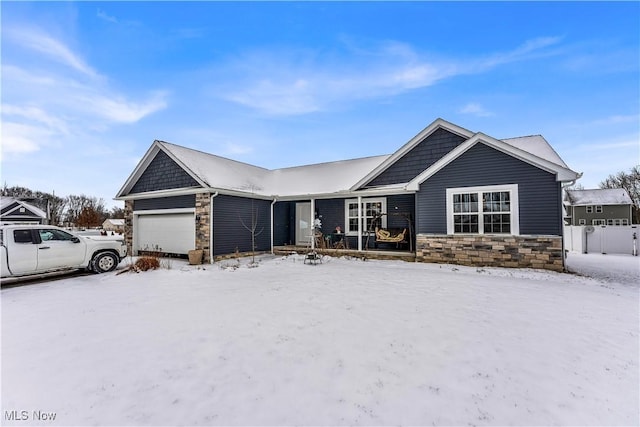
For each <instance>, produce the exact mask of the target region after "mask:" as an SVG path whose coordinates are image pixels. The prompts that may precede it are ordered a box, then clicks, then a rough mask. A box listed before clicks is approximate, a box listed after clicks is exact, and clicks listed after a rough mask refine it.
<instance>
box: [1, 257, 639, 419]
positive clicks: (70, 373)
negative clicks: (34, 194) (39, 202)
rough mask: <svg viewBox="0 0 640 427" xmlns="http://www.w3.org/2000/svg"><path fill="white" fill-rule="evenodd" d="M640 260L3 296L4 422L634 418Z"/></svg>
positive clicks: (310, 270) (361, 270)
mask: <svg viewBox="0 0 640 427" xmlns="http://www.w3.org/2000/svg"><path fill="white" fill-rule="evenodd" d="M245 262H246V261H245ZM638 262H639V260H638V258H633V257H630V256H629V257H624V256H612V255H606V256H602V255H580V254H569V265H570V267H572V268H573V269H574V270H576V271H578V272H581V273H582V274H586V275H591V276H593V277H587V276H579V275H569V274H556V273H549V272H541V271H531V270H511V269H498V268H484V269H476V268H465V267H459V266H451V265H429V264H412V263H404V262H400V261H399V262H392V261H366V262H363V261H360V260H347V259H335V258H334V259H326V260H325V262H324V263H323V264H322V265H317V266H309V265H304V264H303V263H302V260H301V258H299V257H286V258H282V257H267V258H263V259H262V261H261V264H260V267H258V268H246V266H245V267H241V268H239V269H236V270H232V269H221V268H219V267H217V266H205V268H204V269H203V268H197V267H194V266H187V265H186V263H183V262H179V261H173V262H172V268H171V270H159V271H154V272H147V273H140V274H129V273H127V274H121V275H115V274H106V275H96V276H83V277H74V278H68V279H64V280H58V281H54V282H50V283H41V284H36V285H29V286H23V287H16V288H9V289H3V290H2V294H1V295H2V417H3V418H2V423H3V424H5V425H21V426H24V425H293V424H295V425H399V424H403V425H407V424H411V425H637V424H638V423H639V422H640V420H639V415H638V414H639V408H638V402H639V393H638V385H639V378H638V375H639V374H638V372H639V367H638V349H639V341H638V339H639V338H638V332H639V331H638V329H639V314H638V311H639V285H638V282H639V281H640V280H639V279H640V271H639V264H638ZM229 263H230V262H227V264H229ZM594 277H595V278H594ZM23 411H24V412H23ZM40 411H42V412H40ZM42 413H48V414H53V415H54V416H55V419H53V420H47V421H42V420H38V419H37V416H38V415H39V414H42ZM25 416H26V418H25Z"/></svg>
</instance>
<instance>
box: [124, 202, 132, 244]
mask: <svg viewBox="0 0 640 427" xmlns="http://www.w3.org/2000/svg"><path fill="white" fill-rule="evenodd" d="M124 242H125V244H126V245H127V255H133V200H125V201H124Z"/></svg>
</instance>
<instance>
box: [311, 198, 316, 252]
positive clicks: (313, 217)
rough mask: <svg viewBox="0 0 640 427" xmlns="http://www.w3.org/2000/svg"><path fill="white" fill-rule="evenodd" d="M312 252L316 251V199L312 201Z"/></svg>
mask: <svg viewBox="0 0 640 427" xmlns="http://www.w3.org/2000/svg"><path fill="white" fill-rule="evenodd" d="M310 224H311V237H310V239H311V250H312V251H313V250H315V249H316V199H314V198H312V199H311V222H310Z"/></svg>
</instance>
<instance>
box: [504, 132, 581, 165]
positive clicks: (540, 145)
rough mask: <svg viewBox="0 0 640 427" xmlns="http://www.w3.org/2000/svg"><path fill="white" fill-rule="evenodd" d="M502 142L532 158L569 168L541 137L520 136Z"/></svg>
mask: <svg viewBox="0 0 640 427" xmlns="http://www.w3.org/2000/svg"><path fill="white" fill-rule="evenodd" d="M502 141H503V142H506V143H507V144H509V145H511V146H513V147H516V148H519V149H521V150H523V151H526V152H528V153H531V154H533V155H534V156H537V157H540V158H541V159H545V160H548V161H550V162H551V163H555V164H557V165H560V166H562V167H565V168H568V167H569V166H567V164H566V163H565V162H564V161H562V159H561V158H560V156H559V155H558V153H556V150H554V149H553V147H551V145H550V144H549V143H548V142H547V140H546V139H544V137H543V136H542V135H530V136H520V137H517V138H507V139H503V140H502Z"/></svg>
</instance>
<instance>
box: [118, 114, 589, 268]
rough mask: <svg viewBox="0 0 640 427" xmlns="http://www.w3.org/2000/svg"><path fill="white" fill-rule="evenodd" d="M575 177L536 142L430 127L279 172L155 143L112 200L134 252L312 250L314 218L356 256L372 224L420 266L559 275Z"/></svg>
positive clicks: (446, 125) (442, 124) (370, 242)
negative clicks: (566, 206)
mask: <svg viewBox="0 0 640 427" xmlns="http://www.w3.org/2000/svg"><path fill="white" fill-rule="evenodd" d="M578 178H579V174H577V173H576V172H574V171H572V170H571V169H570V168H569V167H568V166H567V165H566V164H565V163H564V162H563V161H562V159H561V158H560V157H559V156H558V154H557V153H556V152H555V151H554V150H553V148H552V147H551V146H550V145H549V144H548V143H547V141H546V140H545V139H544V138H543V137H542V136H540V135H535V136H527V137H521V138H512V139H504V140H499V139H496V138H493V137H491V136H489V135H485V134H483V133H480V132H472V131H469V130H467V129H464V128H462V127H460V126H457V125H455V124H453V123H450V122H447V121H445V120H442V119H437V120H435V121H434V122H433V123H431V124H430V125H429V126H427V127H426V128H425V129H423V130H422V131H421V132H420V133H418V134H417V135H416V136H415V137H413V138H412V139H411V140H410V141H408V142H407V143H405V144H404V145H403V146H401V147H400V148H399V149H398V150H397V151H396V152H394V153H392V154H391V155H384V156H375V157H366V158H359V159H352V160H344V161H336V162H329V163H321V164H314V165H307V166H299V167H290V168H283V169H274V170H269V169H264V168H261V167H257V166H253V165H249V164H246V163H241V162H237V161H234V160H230V159H227V158H223V157H219V156H216V155H212V154H207V153H204V152H201V151H196V150H192V149H189V148H185V147H182V146H179V145H174V144H171V143H167V142H163V141H154V142H153V144H152V145H151V147H150V148H149V149H148V151H147V152H146V154H145V155H144V156H143V158H142V160H141V161H140V162H139V164H138V165H137V166H136V168H135V169H134V170H133V172H132V174H131V175H130V176H129V178H128V179H127V180H126V182H125V183H124V185H123V186H122V188H121V189H120V191H119V192H118V194H117V196H116V200H123V201H124V202H125V239H126V241H127V244H128V245H129V249H130V251H131V252H130V253H133V254H137V253H139V252H143V251H145V250H161V251H162V252H167V253H176V254H185V253H187V252H188V251H189V250H191V249H194V248H197V249H202V250H203V251H204V254H205V260H206V261H210V262H212V261H213V259H214V258H215V257H220V256H223V255H225V254H231V253H233V252H235V251H239V252H244V251H250V250H252V237H253V241H254V243H255V246H254V248H255V250H258V251H269V250H273V248H274V247H277V246H282V245H288V244H298V245H302V244H304V245H309V244H310V236H311V234H312V227H313V224H314V220H316V219H319V220H321V223H322V230H321V231H322V233H323V234H324V235H330V234H331V232H332V231H333V230H334V229H335V228H337V227H340V228H341V229H342V230H344V239H345V240H346V244H347V245H348V246H349V247H350V248H352V250H356V251H365V250H371V249H372V248H373V247H374V244H375V242H376V240H377V239H376V238H373V239H372V238H371V231H372V230H373V228H374V225H375V226H378V227H379V228H382V229H389V230H391V229H405V228H408V229H409V230H410V233H408V235H407V239H408V240H410V243H411V245H410V247H411V249H412V250H414V251H415V259H416V260H417V261H424V262H442V263H458V264H466V265H484V266H491V265H496V266H511V267H535V268H547V269H551V270H557V271H560V270H562V269H563V263H564V258H563V254H562V216H563V209H562V187H563V185H569V184H571V183H573V182H574V181H575V180H576V179H578ZM251 229H252V230H253V231H254V233H250V231H249V230H251ZM252 234H253V236H252ZM311 244H312V245H313V244H315V242H314V241H313V240H312V241H311Z"/></svg>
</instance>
